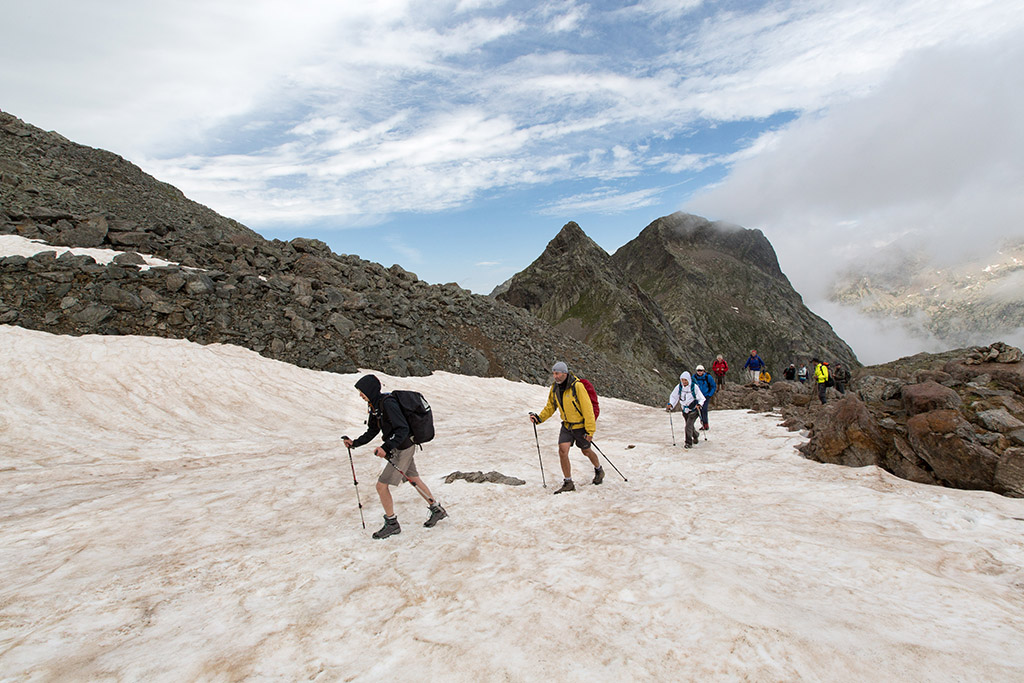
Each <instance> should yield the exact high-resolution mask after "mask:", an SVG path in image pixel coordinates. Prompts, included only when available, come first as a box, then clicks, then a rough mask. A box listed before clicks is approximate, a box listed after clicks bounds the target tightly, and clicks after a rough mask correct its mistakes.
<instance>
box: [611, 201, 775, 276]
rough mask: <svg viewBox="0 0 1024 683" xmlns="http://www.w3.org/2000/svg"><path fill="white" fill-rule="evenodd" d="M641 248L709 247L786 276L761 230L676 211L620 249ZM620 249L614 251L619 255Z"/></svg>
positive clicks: (697, 248) (653, 222)
mask: <svg viewBox="0 0 1024 683" xmlns="http://www.w3.org/2000/svg"><path fill="white" fill-rule="evenodd" d="M637 247H642V248H644V249H650V248H655V247H656V248H658V249H669V250H673V249H676V250H678V249H683V250H687V249H689V250H705V249H711V250H714V251H718V252H721V253H723V254H731V255H732V256H733V257H734V258H736V259H738V260H740V261H743V262H744V263H746V264H749V265H753V266H755V267H757V268H759V269H760V270H762V271H764V272H766V273H768V274H770V275H773V276H776V277H785V276H784V275H783V273H782V268H781V267H780V266H779V259H778V257H777V256H776V254H775V249H774V248H773V247H772V244H771V242H769V241H768V238H767V237H765V235H764V233H763V232H761V231H760V230H756V229H750V228H744V227H742V226H739V225H735V224H733V223H726V222H724V221H709V220H708V219H707V218H704V217H703V216H696V215H694V214H690V213H683V212H681V211H677V212H676V213H673V214H669V215H668V216H662V217H661V218H657V219H655V220H654V221H652V222H651V223H650V224H649V225H648V226H647V227H646V228H644V229H643V231H642V232H641V233H640V235H639V236H637V238H636V239H635V240H633V241H632V242H630V243H629V244H627V245H624V246H623V247H622V248H621V249H620V250H619V252H622V251H624V250H625V251H627V252H628V251H635V250H636V248H637ZM619 252H616V254H617V255H618V254H619Z"/></svg>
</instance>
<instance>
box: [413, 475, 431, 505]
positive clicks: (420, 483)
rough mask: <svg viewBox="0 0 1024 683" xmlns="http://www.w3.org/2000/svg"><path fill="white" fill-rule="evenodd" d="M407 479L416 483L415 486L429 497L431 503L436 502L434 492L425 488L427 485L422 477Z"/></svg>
mask: <svg viewBox="0 0 1024 683" xmlns="http://www.w3.org/2000/svg"><path fill="white" fill-rule="evenodd" d="M409 481H411V482H412V483H414V484H416V488H418V489H419V490H420V491H423V493H425V494H427V498H429V499H430V502H431V504H432V503H436V502H437V501H436V500H435V499H434V494H433V493H431V492H430V489H428V488H427V485H426V484H425V483H424V482H423V480H422V479H420V478H419V477H409Z"/></svg>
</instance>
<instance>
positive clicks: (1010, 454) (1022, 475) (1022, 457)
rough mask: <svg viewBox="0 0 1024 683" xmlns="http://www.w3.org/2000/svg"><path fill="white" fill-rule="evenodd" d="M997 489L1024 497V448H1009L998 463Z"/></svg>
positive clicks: (1010, 494)
mask: <svg viewBox="0 0 1024 683" xmlns="http://www.w3.org/2000/svg"><path fill="white" fill-rule="evenodd" d="M996 490H997V491H998V492H1000V493H1002V494H1004V495H1007V496H1012V497H1014V498H1024V448H1007V449H1006V451H1005V452H1004V453H1003V456H1002V457H1001V458H999V464H998V465H996Z"/></svg>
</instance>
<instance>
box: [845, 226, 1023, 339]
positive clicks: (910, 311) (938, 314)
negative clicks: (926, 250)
mask: <svg viewBox="0 0 1024 683" xmlns="http://www.w3.org/2000/svg"><path fill="white" fill-rule="evenodd" d="M830 298H831V299H832V301H835V302H837V303H840V304H843V305H845V306H850V307H853V308H856V309H858V310H860V311H861V312H863V313H866V314H867V315H870V316H873V317H876V318H887V319H892V320H896V321H898V322H900V323H901V324H903V325H904V326H905V327H906V328H907V329H908V331H910V333H911V334H913V335H915V336H919V337H921V338H923V339H932V340H933V341H934V345H935V346H938V347H941V348H956V347H962V346H971V345H982V344H988V343H990V342H991V341H992V340H995V339H1002V340H1004V341H1006V342H1009V343H1012V344H1016V345H1021V344H1024V242H1009V243H1006V244H1004V245H1003V246H1002V248H1000V249H999V250H998V251H996V252H995V253H994V254H992V255H990V256H987V257H985V258H976V259H972V260H971V261H968V262H966V263H959V264H958V265H954V266H949V267H939V266H936V265H934V264H933V263H932V262H931V261H930V260H928V259H927V258H926V257H923V256H905V257H904V258H901V259H895V260H892V259H890V260H887V261H886V260H882V261H881V263H880V264H876V265H875V266H873V267H871V268H868V269H865V270H860V271H856V272H848V273H847V274H845V275H844V276H842V277H841V278H839V280H838V281H837V282H836V283H835V285H834V287H833V289H832V292H831V296H830Z"/></svg>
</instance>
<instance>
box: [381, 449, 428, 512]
mask: <svg viewBox="0 0 1024 683" xmlns="http://www.w3.org/2000/svg"><path fill="white" fill-rule="evenodd" d="M385 460H387V458H385ZM388 464H389V465H391V466H392V467H394V468H395V471H396V472H398V473H399V474H401V475H402V476H403V477H405V480H406V481H407V482H409V483H410V484H412V487H413V488H414V489H416V492H417V493H418V494H420V495H421V496H423V500H425V501H427V504H428V505H433V504H434V503H436V502H437V501H436V500H433V499H432V498H431V497H430V496H428V495H427V494H426V493H424V492H423V489H421V488H420V486H419V484H417V483H416V482H414V481H413V480H412V479H410V478H409V475H408V474H406V473H405V472H403V471H402V470H400V469H398V468H397V467H395V463H393V462H391V461H390V460H388Z"/></svg>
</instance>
